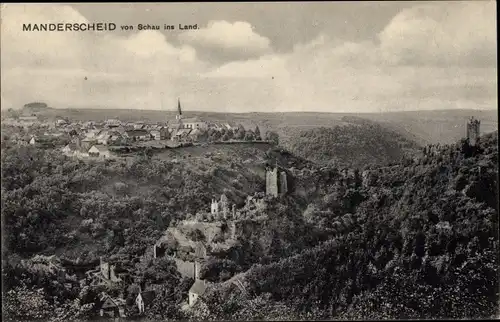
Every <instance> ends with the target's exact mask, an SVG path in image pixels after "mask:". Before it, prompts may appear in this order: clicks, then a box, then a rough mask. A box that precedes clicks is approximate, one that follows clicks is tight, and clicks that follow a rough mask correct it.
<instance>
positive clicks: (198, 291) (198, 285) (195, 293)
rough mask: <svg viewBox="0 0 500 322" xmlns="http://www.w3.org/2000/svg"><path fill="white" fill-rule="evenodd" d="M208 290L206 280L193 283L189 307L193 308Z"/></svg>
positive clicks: (190, 290)
mask: <svg viewBox="0 0 500 322" xmlns="http://www.w3.org/2000/svg"><path fill="white" fill-rule="evenodd" d="M206 290H207V285H206V283H205V281H204V280H196V281H195V282H194V283H193V286H191V288H190V289H189V298H188V303H189V306H193V305H194V304H195V303H196V301H197V300H198V298H199V297H200V296H202V295H203V294H205V291H206Z"/></svg>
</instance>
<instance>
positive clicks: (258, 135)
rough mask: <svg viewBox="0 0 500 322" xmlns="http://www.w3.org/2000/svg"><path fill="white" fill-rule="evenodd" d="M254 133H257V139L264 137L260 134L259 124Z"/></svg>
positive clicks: (260, 139)
mask: <svg viewBox="0 0 500 322" xmlns="http://www.w3.org/2000/svg"><path fill="white" fill-rule="evenodd" d="M254 133H255V140H257V141H262V137H261V135H260V129H259V126H258V125H257V126H256V127H255V131H254Z"/></svg>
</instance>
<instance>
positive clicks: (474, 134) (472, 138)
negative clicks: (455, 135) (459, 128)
mask: <svg viewBox="0 0 500 322" xmlns="http://www.w3.org/2000/svg"><path fill="white" fill-rule="evenodd" d="M480 126H481V121H479V120H476V119H474V117H473V116H472V117H471V118H470V120H469V121H468V122H467V139H469V144H470V145H476V143H477V140H478V139H479V135H480Z"/></svg>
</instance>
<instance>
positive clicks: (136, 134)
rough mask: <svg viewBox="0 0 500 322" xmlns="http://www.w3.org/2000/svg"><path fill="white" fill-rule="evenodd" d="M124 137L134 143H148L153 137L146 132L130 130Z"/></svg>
mask: <svg viewBox="0 0 500 322" xmlns="http://www.w3.org/2000/svg"><path fill="white" fill-rule="evenodd" d="M124 136H125V137H126V138H128V139H130V140H133V141H147V140H149V139H151V135H150V134H149V132H148V131H146V130H129V131H126V132H125V134H124Z"/></svg>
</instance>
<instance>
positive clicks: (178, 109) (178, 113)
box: [175, 98, 182, 120]
mask: <svg viewBox="0 0 500 322" xmlns="http://www.w3.org/2000/svg"><path fill="white" fill-rule="evenodd" d="M175 118H176V119H177V120H180V119H182V109H181V100H180V98H177V116H176V117H175Z"/></svg>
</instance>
